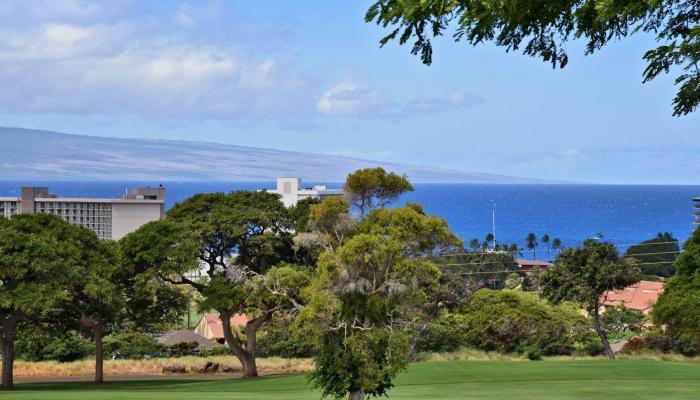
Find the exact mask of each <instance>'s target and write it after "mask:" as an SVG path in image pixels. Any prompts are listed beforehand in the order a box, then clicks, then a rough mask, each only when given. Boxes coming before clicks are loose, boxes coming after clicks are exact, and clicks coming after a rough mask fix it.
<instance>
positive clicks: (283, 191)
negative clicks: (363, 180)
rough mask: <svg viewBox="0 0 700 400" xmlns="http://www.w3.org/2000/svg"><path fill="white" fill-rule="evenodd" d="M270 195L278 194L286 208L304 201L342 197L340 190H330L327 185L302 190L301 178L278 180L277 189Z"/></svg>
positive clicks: (271, 191) (270, 191)
mask: <svg viewBox="0 0 700 400" xmlns="http://www.w3.org/2000/svg"><path fill="white" fill-rule="evenodd" d="M268 192H269V193H277V194H279V195H281V196H282V203H284V205H285V207H293V206H295V205H296V204H297V202H298V201H300V200H304V199H318V200H323V199H325V198H326V197H329V196H342V195H343V191H342V190H340V189H328V188H327V187H326V185H316V186H314V187H309V188H302V186H301V178H277V189H276V190H268Z"/></svg>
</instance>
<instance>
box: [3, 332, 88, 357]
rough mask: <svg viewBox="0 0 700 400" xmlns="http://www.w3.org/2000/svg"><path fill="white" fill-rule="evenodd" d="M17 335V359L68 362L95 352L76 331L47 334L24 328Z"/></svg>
mask: <svg viewBox="0 0 700 400" xmlns="http://www.w3.org/2000/svg"><path fill="white" fill-rule="evenodd" d="M17 336H18V337H17V340H16V341H15V351H16V354H17V359H19V360H26V361H49V360H52V361H60V362H69V361H75V360H80V359H83V358H86V357H88V356H90V355H91V354H94V352H95V346H94V345H93V344H92V343H91V342H90V341H89V340H87V339H85V338H83V337H81V336H80V335H79V334H78V333H76V332H68V333H58V334H49V333H45V332H42V331H39V330H34V329H31V330H30V329H25V330H23V331H21V332H20V333H19V334H18V335H17Z"/></svg>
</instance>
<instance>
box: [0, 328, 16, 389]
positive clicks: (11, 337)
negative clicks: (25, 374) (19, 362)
mask: <svg viewBox="0 0 700 400" xmlns="http://www.w3.org/2000/svg"><path fill="white" fill-rule="evenodd" d="M16 326H17V318H14V317H11V318H9V319H3V320H2V336H0V354H2V384H0V386H2V388H3V389H9V388H11V387H12V386H14V364H15V327H16Z"/></svg>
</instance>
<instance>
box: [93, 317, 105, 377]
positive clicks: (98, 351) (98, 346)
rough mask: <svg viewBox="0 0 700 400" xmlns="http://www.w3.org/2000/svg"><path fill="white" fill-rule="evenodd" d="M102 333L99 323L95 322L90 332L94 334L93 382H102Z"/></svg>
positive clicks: (103, 356) (103, 355)
mask: <svg viewBox="0 0 700 400" xmlns="http://www.w3.org/2000/svg"><path fill="white" fill-rule="evenodd" d="M102 333H103V328H102V326H101V325H99V324H96V325H95V327H93V328H92V334H93V335H94V336H95V383H98V384H100V383H104V382H105V378H104V358H105V354H104V349H103V348H102Z"/></svg>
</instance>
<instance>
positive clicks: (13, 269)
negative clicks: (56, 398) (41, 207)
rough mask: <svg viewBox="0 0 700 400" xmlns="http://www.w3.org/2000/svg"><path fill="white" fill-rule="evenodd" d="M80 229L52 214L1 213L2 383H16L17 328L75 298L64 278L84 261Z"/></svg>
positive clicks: (7, 385) (9, 384) (0, 337)
mask: <svg viewBox="0 0 700 400" xmlns="http://www.w3.org/2000/svg"><path fill="white" fill-rule="evenodd" d="M82 246H83V243H82V241H81V240H80V230H79V229H77V228H76V227H74V226H72V225H70V224H69V223H68V222H66V221H64V220H63V219H62V218H60V217H57V216H55V215H48V214H20V215H15V216H14V217H13V218H12V219H9V220H8V219H6V218H0V288H1V289H2V290H0V354H1V355H2V387H4V388H8V387H12V386H13V365H14V359H15V348H14V346H15V330H16V329H17V326H18V324H19V323H27V322H33V323H36V322H38V321H40V320H41V319H42V318H44V317H45V316H47V315H49V314H51V313H56V312H58V311H60V304H61V303H62V302H63V301H66V300H68V299H70V297H71V293H70V291H68V290H66V288H65V286H64V285H63V282H62V280H61V279H58V278H60V277H62V276H67V275H69V274H70V272H71V270H73V269H74V268H76V267H78V266H80V265H84V263H85V262H86V260H84V259H83V258H82V252H81V248H82Z"/></svg>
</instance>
